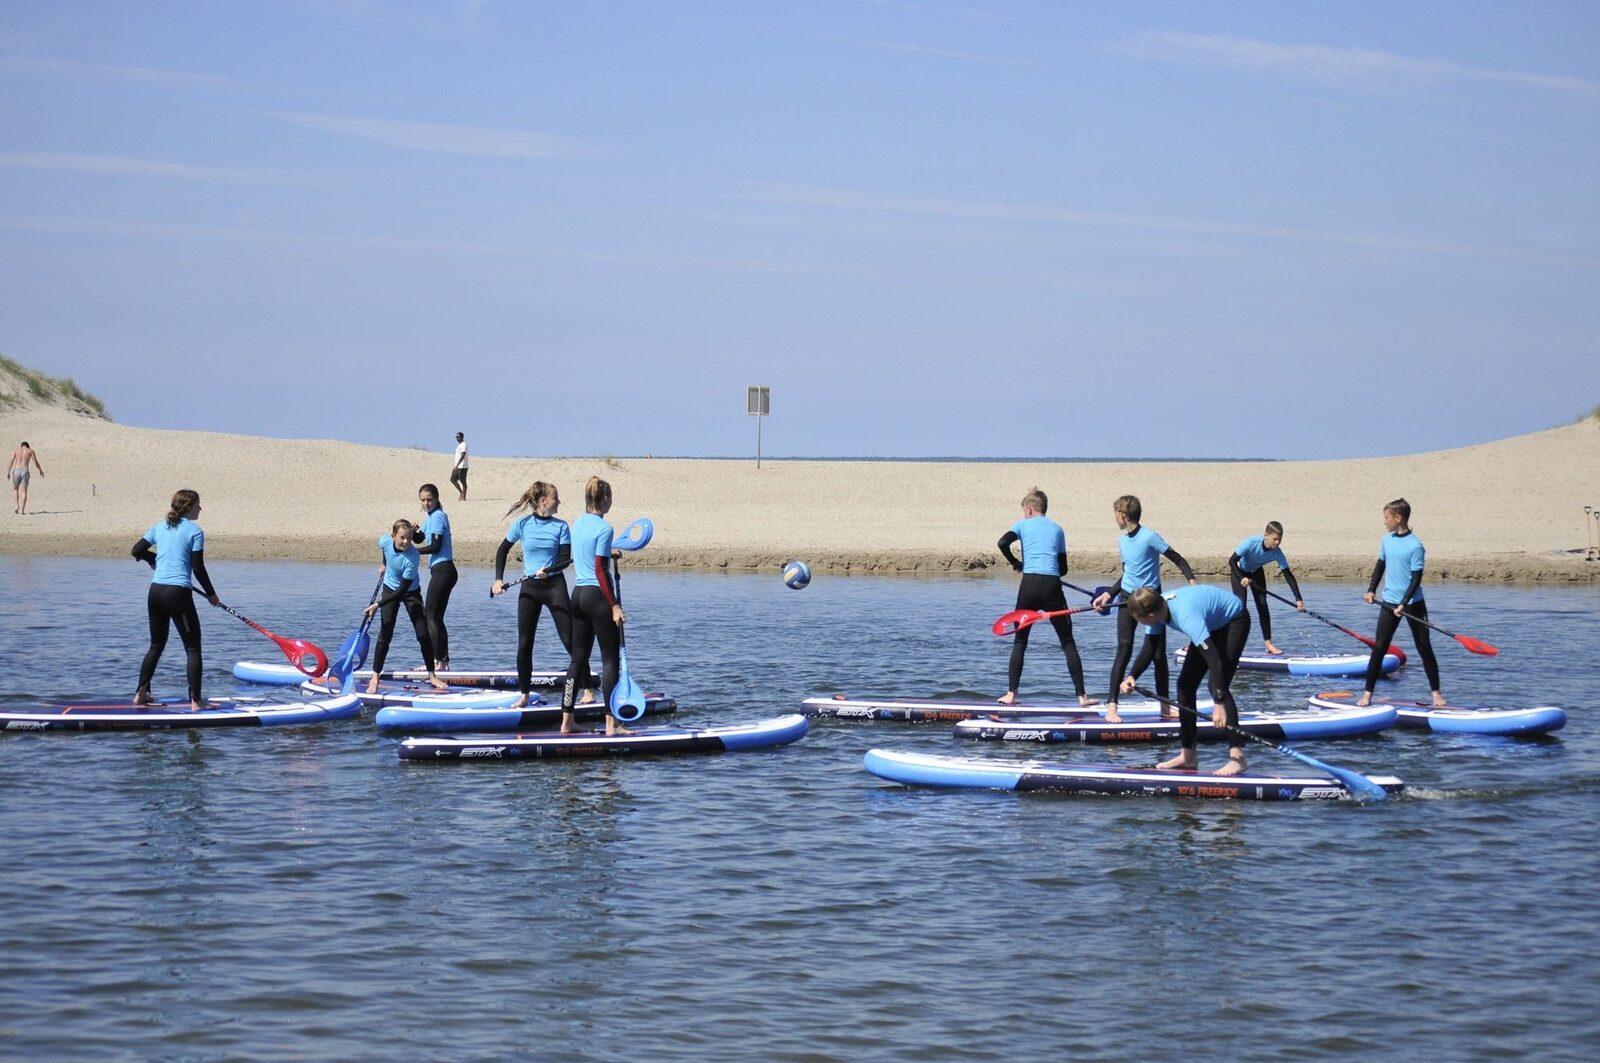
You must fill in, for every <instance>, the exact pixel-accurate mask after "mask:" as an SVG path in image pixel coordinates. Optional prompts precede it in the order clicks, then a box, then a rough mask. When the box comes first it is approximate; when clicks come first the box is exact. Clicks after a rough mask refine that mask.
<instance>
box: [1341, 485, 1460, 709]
mask: <svg viewBox="0 0 1600 1063" xmlns="http://www.w3.org/2000/svg"><path fill="white" fill-rule="evenodd" d="M1383 526H1384V528H1386V529H1387V530H1388V533H1389V534H1387V535H1385V536H1384V537H1383V542H1382V543H1381V544H1379V546H1378V563H1377V564H1376V565H1375V566H1373V569H1372V582H1371V583H1369V584H1368V585H1367V593H1366V594H1365V595H1363V597H1364V598H1365V600H1366V602H1367V604H1368V605H1371V604H1372V603H1373V602H1374V601H1376V600H1377V594H1378V581H1379V580H1380V579H1381V580H1382V581H1383V605H1384V608H1383V609H1382V611H1380V612H1379V613H1378V630H1377V633H1376V634H1374V635H1373V637H1372V656H1371V657H1370V658H1368V660H1367V689H1366V691H1365V692H1364V693H1363V694H1362V695H1361V700H1360V701H1358V702H1357V703H1356V704H1358V705H1371V704H1372V690H1373V688H1374V687H1376V686H1377V685H1378V675H1379V673H1380V672H1382V670H1383V655H1384V654H1386V653H1388V652H1389V643H1391V642H1393V641H1394V633H1395V632H1396V631H1398V630H1399V628H1400V618H1401V617H1402V616H1404V615H1405V614H1407V613H1410V614H1411V617H1413V618H1414V619H1408V620H1407V623H1408V624H1409V625H1410V627H1411V639H1412V641H1413V642H1415V643H1416V644H1417V653H1418V654H1420V655H1421V657H1422V667H1423V670H1424V671H1426V672H1427V673H1428V688H1429V689H1430V690H1431V691H1432V692H1433V703H1434V704H1435V705H1438V706H1441V707H1442V706H1444V705H1448V704H1449V702H1447V701H1446V700H1445V696H1444V694H1443V693H1441V692H1440V690H1439V662H1438V660H1437V659H1436V658H1435V657H1434V656H1433V640H1432V639H1431V638H1430V637H1429V635H1428V628H1427V626H1426V625H1424V624H1422V623H1420V621H1423V620H1426V619H1428V605H1427V603H1426V602H1424V601H1423V600H1422V569H1423V566H1424V565H1425V563H1426V561H1427V551H1425V550H1424V549H1423V548H1422V540H1421V539H1418V538H1417V537H1416V535H1415V533H1413V532H1412V530H1411V503H1409V502H1407V501H1406V500H1405V499H1403V498H1397V499H1395V500H1394V501H1393V502H1390V503H1389V504H1388V505H1387V506H1384V507H1383Z"/></svg>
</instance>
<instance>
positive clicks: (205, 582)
mask: <svg viewBox="0 0 1600 1063" xmlns="http://www.w3.org/2000/svg"><path fill="white" fill-rule="evenodd" d="M417 499H418V501H419V503H420V504H421V507H422V513H423V519H422V520H421V521H416V522H413V521H411V520H407V519H404V518H402V519H400V520H397V521H395V522H394V524H393V525H392V526H391V527H390V530H389V534H388V535H384V536H380V537H379V538H378V549H379V551H380V552H381V553H382V555H383V567H382V569H381V570H380V573H381V579H380V582H379V586H378V588H377V589H375V590H374V592H373V600H372V602H371V603H370V604H369V605H368V606H367V609H366V615H367V616H368V617H369V618H370V617H373V616H377V617H378V618H379V626H378V639H377V643H376V645H375V646H374V648H373V656H372V679H371V681H370V683H369V685H368V687H367V689H368V691H369V692H376V691H377V689H378V677H379V676H380V675H381V674H382V672H383V665H384V662H385V660H387V658H388V655H389V644H390V642H391V641H392V640H393V638H394V628H395V622H396V621H397V620H398V619H399V615H400V609H401V607H402V606H404V607H405V610H406V615H407V616H409V617H410V618H411V626H412V628H413V630H415V632H416V635H417V645H418V646H419V647H420V648H421V650H422V659H423V664H424V667H425V668H426V669H427V674H428V682H429V684H430V685H432V686H433V687H435V688H436V689H440V690H444V689H447V684H446V683H445V681H444V680H443V679H442V678H440V676H439V674H438V673H439V672H442V671H447V670H448V669H449V667H450V632H449V630H448V629H447V628H446V627H445V622H444V615H445V610H446V609H447V608H448V607H449V604H450V592H451V591H452V590H454V588H455V585H456V579H457V574H456V566H455V555H454V551H453V549H452V542H451V536H450V518H449V516H448V515H447V514H446V513H445V511H444V507H443V506H441V505H440V504H439V489H438V487H436V486H435V485H433V484H423V485H422V487H421V488H419V489H418V491H417ZM560 505H561V496H560V494H559V493H558V492H557V491H556V488H555V487H554V486H553V485H551V484H548V483H545V482H543V481H539V482H536V483H534V484H533V485H532V486H531V487H529V488H528V489H527V490H526V491H524V492H523V494H522V497H521V498H519V499H518V500H517V502H516V503H515V504H514V505H512V507H511V508H510V509H508V510H507V511H506V516H507V517H509V516H511V515H512V514H514V513H517V512H518V511H520V510H524V509H526V510H528V511H529V512H528V513H527V514H526V515H525V516H522V517H519V518H518V519H516V520H515V521H513V522H512V523H511V527H510V528H509V529H508V530H507V532H506V537H505V541H503V542H502V543H501V544H500V549H499V551H498V553H497V554H496V556H495V579H494V585H493V586H492V587H491V588H490V591H489V593H490V596H491V597H493V596H495V595H498V594H501V593H502V592H504V591H505V589H506V588H507V587H508V586H513V585H515V584H519V583H520V584H521V585H522V591H521V594H520V595H519V597H518V601H517V684H518V691H519V697H518V699H517V701H516V703H515V704H516V707H519V708H520V707H521V706H524V705H526V704H527V703H528V696H529V689H530V687H531V685H532V674H533V640H534V629H535V627H536V626H537V624H538V622H539V615H540V612H541V610H543V609H548V610H549V611H550V616H551V619H552V620H553V621H554V622H555V627H556V635H557V636H558V637H559V638H560V639H561V644H562V646H563V647H564V648H565V649H566V651H567V655H568V658H569V662H568V665H567V674H566V683H565V685H564V688H563V690H562V695H561V710H562V716H561V730H562V731H564V732H570V731H575V730H577V729H578V728H577V725H576V723H575V722H574V720H573V711H574V708H575V707H576V706H577V705H582V704H589V703H591V702H593V701H594V692H593V689H592V688H593V686H594V681H593V678H592V676H591V674H590V670H589V654H590V652H591V651H592V650H593V648H594V644H595V642H596V641H598V642H599V643H600V659H601V662H602V665H601V679H600V697H601V699H602V701H604V702H607V703H608V702H609V701H610V697H611V690H612V688H613V687H615V686H616V684H617V678H618V676H619V675H620V673H621V645H622V625H623V624H624V623H625V622H626V620H627V617H626V616H625V615H624V614H623V611H622V603H621V600H620V599H619V598H618V595H617V590H616V584H615V582H614V580H613V579H612V577H611V575H610V569H609V565H610V562H611V560H612V558H613V557H616V556H620V551H616V550H613V548H612V541H613V539H614V537H615V531H614V530H613V529H612V527H611V525H610V524H609V523H607V522H606V519H605V518H606V514H607V513H608V512H610V510H611V485H610V484H609V483H607V482H606V481H604V480H602V479H600V478H599V477H591V478H590V480H589V483H588V485H587V486H586V487H585V489H584V514H583V516H582V517H580V518H579V519H578V522H577V524H576V525H574V526H573V527H571V528H569V527H568V526H567V523H566V521H563V520H560V519H558V518H557V517H556V515H555V514H556V510H557V508H559V506H560ZM199 517H200V495H199V493H198V492H195V491H191V490H189V489H187V488H185V489H183V490H180V491H178V492H177V493H175V494H174V495H173V496H172V505H171V508H170V509H169V510H168V512H167V516H166V520H165V521H163V522H158V523H157V524H155V525H154V526H152V527H151V528H150V530H149V531H147V532H145V534H144V536H143V538H141V539H140V540H139V541H138V542H136V543H134V545H133V556H134V558H135V559H136V560H139V561H144V562H146V563H148V564H149V565H150V567H151V568H152V569H154V570H155V577H154V579H153V580H152V581H151V584H150V593H149V598H148V609H149V616H150V649H149V650H148V651H147V652H146V653H145V656H144V662H143V664H142V665H141V666H140V669H139V688H138V691H137V693H135V694H134V702H135V703H136V704H140V705H148V704H152V703H153V702H154V700H155V699H154V698H153V697H152V696H151V694H150V680H151V678H152V676H154V674H155V668H156V663H157V662H158V661H159V660H160V659H161V653H162V651H163V650H164V649H165V648H166V645H167V634H168V628H169V626H173V625H175V626H176V627H177V629H178V634H179V636H180V637H181V638H182V639H183V648H184V650H185V652H186V653H187V655H188V680H189V699H190V702H191V705H192V707H193V708H194V709H196V710H199V709H201V708H202V707H203V706H204V704H205V701H204V699H203V698H202V696H201V693H200V672H201V655H200V618H199V616H198V614H197V613H196V611H195V607H194V594H193V592H194V591H195V590H197V589H198V590H199V591H200V593H203V594H204V595H205V596H206V599H207V600H208V601H209V602H210V603H211V604H212V605H214V606H220V605H221V604H222V603H221V601H220V600H219V599H218V598H217V594H216V590H215V589H214V588H213V587H212V585H211V577H210V576H209V575H208V574H207V572H206V566H205V533H204V532H203V531H202V530H201V528H200V524H199ZM517 542H520V543H522V561H523V578H522V579H519V580H515V581H513V583H511V584H507V583H506V582H505V566H506V557H507V555H508V553H509V552H510V550H511V546H512V544H513V543H517ZM424 554H426V555H427V557H428V574H429V575H428V590H427V596H426V598H424V597H423V593H422V573H421V569H422V556H423V555H424ZM568 567H571V568H572V570H573V576H574V579H573V583H574V590H573V593H572V595H571V596H570V597H569V595H568V593H567V583H566V577H565V576H564V575H563V574H562V573H563V571H564V570H565V569H567V568H568ZM195 583H198V584H199V587H198V588H196V587H195V586H194V584H195ZM606 733H607V734H621V733H626V731H625V729H624V728H622V727H621V726H620V725H619V724H618V723H617V720H616V719H615V717H613V716H611V715H610V714H607V716H606Z"/></svg>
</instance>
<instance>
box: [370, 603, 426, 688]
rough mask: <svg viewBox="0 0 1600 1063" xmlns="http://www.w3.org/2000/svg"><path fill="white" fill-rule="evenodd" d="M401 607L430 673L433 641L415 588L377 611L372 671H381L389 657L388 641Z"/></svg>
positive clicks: (391, 636)
mask: <svg viewBox="0 0 1600 1063" xmlns="http://www.w3.org/2000/svg"><path fill="white" fill-rule="evenodd" d="M402 605H403V606H405V607H406V615H407V616H409V617H410V618H411V627H412V628H413V629H414V630H415V631H416V633H417V645H418V646H421V647H422V659H423V661H424V662H425V663H426V664H427V666H428V671H430V672H431V671H433V662H434V656H433V639H431V638H430V637H429V636H428V616H427V613H426V612H425V611H424V610H423V608H422V595H421V594H419V593H417V591H416V589H415V588H413V589H411V590H409V591H406V592H405V594H403V595H401V596H400V597H398V598H395V599H393V600H391V601H390V602H389V603H388V604H386V605H385V606H384V607H383V608H382V609H380V610H379V611H378V617H379V620H380V624H379V627H378V645H377V648H376V649H374V650H373V651H372V670H373V671H374V672H376V673H382V671H383V662H384V659H385V658H386V657H388V656H389V640H390V639H392V638H394V623H395V621H396V620H398V619H400V607H401V606H402Z"/></svg>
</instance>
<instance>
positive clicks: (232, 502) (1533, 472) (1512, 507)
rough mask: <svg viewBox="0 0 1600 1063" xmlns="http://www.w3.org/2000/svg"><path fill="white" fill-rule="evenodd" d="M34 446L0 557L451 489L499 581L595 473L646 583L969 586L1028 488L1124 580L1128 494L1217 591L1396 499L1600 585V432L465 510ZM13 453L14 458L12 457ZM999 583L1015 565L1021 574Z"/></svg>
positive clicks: (1506, 554)
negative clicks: (665, 572)
mask: <svg viewBox="0 0 1600 1063" xmlns="http://www.w3.org/2000/svg"><path fill="white" fill-rule="evenodd" d="M22 439H27V440H29V441H30V442H31V443H32V444H33V446H34V447H35V448H36V449H37V450H38V452H39V455H40V459H41V460H42V461H43V463H44V468H45V470H46V473H47V475H45V476H42V477H41V476H38V475H35V476H34V478H33V483H32V492H33V493H32V496H31V499H30V502H29V513H28V515H27V516H25V517H23V516H16V515H14V514H6V517H7V519H6V522H5V524H4V525H3V527H4V534H0V553H11V554H29V553H32V554H62V555H76V556H97V557H98V556H104V557H118V556H126V554H127V552H128V548H129V547H130V545H131V544H132V543H133V541H134V540H135V539H137V538H138V537H139V536H140V535H141V534H142V533H143V532H144V530H145V529H147V528H148V527H149V526H150V525H151V524H152V523H153V522H154V521H156V520H158V519H160V518H161V517H162V516H163V515H164V514H165V512H166V505H167V500H168V499H169V498H170V497H171V494H172V492H173V490H175V489H176V488H178V487H192V488H194V489H195V490H198V491H199V492H200V494H201V497H202V499H203V500H204V503H205V516H204V519H203V524H204V526H205V528H206V533H207V540H208V541H207V550H206V553H207V556H208V560H210V561H211V563H212V565H213V566H215V565H216V564H218V563H225V562H226V561H227V560H229V559H299V560H312V561H373V562H376V560H377V550H376V548H375V546H374V545H373V544H374V541H375V540H376V538H377V537H378V536H379V535H380V534H382V533H383V532H385V531H387V529H388V527H389V525H390V523H391V522H392V521H393V520H394V519H395V518H397V517H413V516H415V515H416V513H417V505H416V489H417V486H418V485H419V484H421V483H424V482H427V481H432V482H434V483H437V484H439V485H440V486H441V488H442V494H443V497H444V504H445V508H446V510H447V512H448V513H449V514H450V519H451V523H452V527H453V530H454V535H455V544H456V554H457V557H458V559H459V560H461V561H462V562H463V563H465V564H473V565H484V564H491V563H492V562H493V559H494V553H495V549H496V547H497V546H498V545H499V543H500V541H501V538H502V536H503V533H504V530H505V526H506V518H505V512H506V509H507V507H509V506H510V505H511V504H512V502H513V501H514V500H515V499H516V498H517V496H518V495H519V494H520V493H521V491H522V490H523V489H524V488H525V487H526V486H527V484H528V483H529V482H531V481H533V480H535V479H543V480H550V481H553V482H554V483H556V484H557V486H558V487H559V488H560V489H561V493H562V497H563V500H564V501H563V509H562V516H564V517H566V518H567V519H568V520H569V521H570V520H574V519H576V518H577V517H578V516H579V515H580V514H581V513H582V508H583V507H582V499H583V485H584V483H585V481H586V480H587V478H588V477H589V476H590V475H595V474H598V475H601V476H604V477H605V478H607V479H609V480H610V481H611V483H612V485H613V488H614V490H615V494H616V505H615V508H614V509H613V511H612V517H613V523H614V524H616V525H617V527H618V528H619V529H620V528H621V527H622V526H623V525H624V524H626V523H627V521H629V520H631V519H632V518H634V517H636V516H649V517H650V518H652V519H653V520H654V521H655V526H656V534H655V539H654V541H653V542H652V544H651V545H650V547H649V548H648V549H647V550H645V551H642V552H641V553H640V554H638V555H636V556H635V557H634V558H633V559H632V563H633V564H635V565H641V566H670V567H689V568H722V569H735V570H750V569H762V568H772V569H776V567H777V566H779V565H780V564H782V562H784V561H785V560H787V559H789V558H802V559H805V560H807V561H809V562H810V563H811V565H812V566H813V568H814V569H815V570H818V571H823V572H828V571H833V572H855V573H862V572H868V573H897V572H900V573H916V572H922V573H933V572H975V573H981V572H983V571H986V570H990V569H995V568H997V567H1003V566H1004V562H1003V561H1002V559H1001V558H1000V555H999V553H998V552H997V551H996V550H995V546H994V544H995V541H996V539H998V538H999V537H1000V535H1001V534H1002V533H1003V532H1004V531H1005V530H1006V529H1007V528H1008V527H1010V526H1011V524H1012V523H1013V522H1014V521H1015V520H1016V519H1017V517H1018V501H1019V500H1020V498H1021V497H1022V494H1023V493H1024V492H1025V491H1026V490H1027V489H1028V488H1030V487H1033V486H1038V487H1040V488H1042V489H1044V490H1045V491H1046V492H1047V493H1048V494H1049V496H1050V500H1051V506H1050V513H1049V515H1050V516H1051V517H1052V518H1054V519H1055V520H1057V521H1058V522H1059V523H1061V525H1062V526H1063V527H1064V528H1065V529H1066V532H1067V539H1068V544H1069V559H1070V564H1071V568H1072V571H1073V572H1075V573H1079V574H1082V575H1083V578H1084V579H1085V580H1086V581H1087V580H1092V579H1094V578H1095V577H1096V576H1109V575H1111V574H1112V573H1113V571H1114V570H1115V568H1116V553H1115V551H1116V530H1115V525H1114V524H1113V522H1112V517H1111V502H1112V499H1114V498H1115V497H1117V496H1118V495H1121V494H1124V493H1130V494H1136V495H1138V496H1139V497H1140V498H1141V499H1142V500H1143V502H1144V510H1145V522H1146V523H1147V524H1148V525H1149V526H1151V527H1153V528H1155V529H1156V530H1157V531H1159V532H1161V533H1162V534H1163V535H1164V536H1165V537H1166V538H1167V540H1168V541H1169V542H1171V543H1172V545H1173V546H1174V547H1175V548H1177V549H1178V550H1179V551H1180V552H1181V553H1183V554H1184V555H1185V556H1186V557H1188V558H1189V560H1190V561H1191V562H1192V563H1194V565H1195V566H1196V568H1197V569H1198V570H1200V571H1202V572H1205V573H1209V574H1213V575H1215V574H1220V573H1223V572H1225V571H1226V561H1227V557H1228V554H1229V553H1230V552H1231V551H1232V549H1233V547H1234V546H1235V545H1236V544H1237V543H1238V542H1239V540H1240V539H1242V538H1243V537H1245V536H1246V535H1252V534H1256V533H1258V532H1260V531H1261V528H1262V525H1263V524H1264V523H1265V522H1266V521H1267V520H1269V519H1275V520H1279V521H1282V522H1283V524H1284V526H1285V528H1286V535H1285V539H1284V550H1285V553H1286V554H1287V555H1288V557H1289V559H1290V561H1291V562H1292V563H1293V566H1294V569H1295V571H1296V573H1297V574H1300V575H1303V576H1324V577H1344V578H1355V577H1363V578H1364V577H1365V576H1366V575H1367V573H1368V572H1370V570H1371V567H1372V559H1373V557H1374V556H1375V552H1376V549H1377V544H1378V540H1379V539H1380V537H1381V536H1382V533H1383V527H1382V524H1381V521H1380V519H1379V511H1380V509H1381V507H1382V505H1383V503H1385V502H1387V501H1388V500H1389V499H1391V498H1394V497H1396V496H1404V497H1406V498H1407V499H1409V500H1410V502H1411V504H1412V507H1413V518H1412V524H1413V526H1414V527H1415V529H1416V530H1417V532H1418V533H1419V534H1420V535H1421V536H1422V538H1423V541H1424V542H1425V543H1426V544H1427V548H1428V562H1429V571H1430V573H1431V575H1432V576H1433V577H1435V578H1438V579H1468V580H1517V581H1535V582H1587V581H1591V580H1593V579H1594V578H1595V575H1596V574H1597V572H1600V563H1592V562H1586V561H1585V560H1584V550H1585V547H1586V545H1587V543H1586V536H1587V535H1588V534H1589V533H1590V531H1591V529H1590V528H1586V527H1585V525H1584V521H1585V519H1586V518H1585V515H1584V512H1583V507H1584V506H1585V505H1600V493H1597V491H1596V485H1597V483H1600V421H1596V420H1595V419H1594V418H1585V419H1584V420H1583V421H1581V422H1579V423H1576V424H1571V425H1566V426H1563V427H1560V428H1553V429H1550V430H1548V431H1543V432H1535V433H1533V434H1530V435H1524V436H1516V437H1513V438H1510V439H1503V440H1498V441H1495V442H1490V443H1484V444H1481V445H1478V446H1471V447H1463V448H1460V449H1456V450H1444V451H1436V452H1432V453H1425V454H1411V455H1404V456H1397V457H1391V458H1382V459H1360V460H1344V461H1285V462H1238V463H1233V462H1218V463H1179V462H1171V463H1167V462H1129V463H1081V464H1078V463H1052V464H1015V463H981V462H973V463H964V462H954V463H952V462H903V461H893V462H888V461H884V462H875V461H863V462H856V461H851V462H838V461H772V460H770V459H769V460H767V461H765V462H763V465H762V467H761V468H760V469H757V468H756V464H755V462H754V461H747V460H700V459H682V458H678V459H656V458H634V457H623V458H615V459H602V458H571V457H569V458H548V459H544V458H495V457H487V456H476V455H475V456H474V457H473V459H472V466H471V481H470V483H471V488H470V492H469V498H468V500H467V501H466V502H460V501H456V499H455V492H454V490H453V489H452V488H451V487H450V485H449V483H448V482H447V481H448V475H449V467H450V461H451V459H450V456H449V455H448V454H447V453H443V452H428V451H421V450H409V449H398V448H383V447H372V446H362V445H357V444H353V443H345V442H340V441H337V440H326V439H304V440H279V439H266V438H257V437H250V436H237V435H227V434H221V433H213V432H184V431H164V430H155V429H145V428H131V427H127V426H123V425H118V424H114V423H111V422H107V421H101V420H97V419H93V418H89V417H84V416H81V415H78V414H74V413H69V412H67V411H65V410H61V409H58V408H55V407H49V406H34V407H26V406H24V407H20V408H19V407H12V408H7V409H3V410H0V440H5V441H6V445H7V447H8V448H9V447H12V446H15V444H16V442H17V441H19V440H22ZM8 453H9V450H8ZM1007 571H1009V570H1007Z"/></svg>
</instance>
